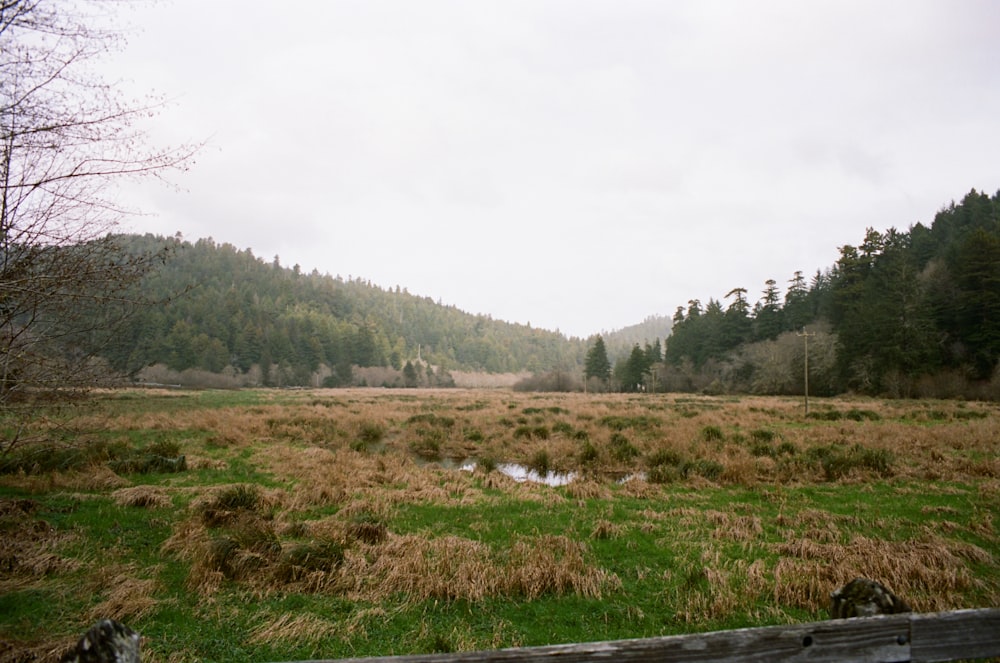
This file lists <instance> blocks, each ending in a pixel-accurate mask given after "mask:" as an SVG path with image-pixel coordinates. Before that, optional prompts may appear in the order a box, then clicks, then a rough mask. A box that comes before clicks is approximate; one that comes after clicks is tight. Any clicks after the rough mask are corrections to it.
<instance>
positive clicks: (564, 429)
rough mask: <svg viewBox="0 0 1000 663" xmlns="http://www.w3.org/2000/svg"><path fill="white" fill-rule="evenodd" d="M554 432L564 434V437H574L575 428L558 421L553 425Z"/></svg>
mask: <svg viewBox="0 0 1000 663" xmlns="http://www.w3.org/2000/svg"><path fill="white" fill-rule="evenodd" d="M552 432H553V433H562V434H563V435H572V434H573V426H572V425H570V424H569V423H568V422H565V421H557V422H555V423H554V424H552Z"/></svg>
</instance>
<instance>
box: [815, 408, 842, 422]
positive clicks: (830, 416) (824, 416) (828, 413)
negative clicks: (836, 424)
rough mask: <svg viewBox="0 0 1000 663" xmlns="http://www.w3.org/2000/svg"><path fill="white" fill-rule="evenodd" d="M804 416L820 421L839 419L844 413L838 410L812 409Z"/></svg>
mask: <svg viewBox="0 0 1000 663" xmlns="http://www.w3.org/2000/svg"><path fill="white" fill-rule="evenodd" d="M806 416H807V417H808V418H810V419H819V420H820V421H840V420H841V419H842V418H843V416H844V415H843V414H841V412H840V410H819V411H816V410H813V411H812V412H810V413H809V414H808V415H806Z"/></svg>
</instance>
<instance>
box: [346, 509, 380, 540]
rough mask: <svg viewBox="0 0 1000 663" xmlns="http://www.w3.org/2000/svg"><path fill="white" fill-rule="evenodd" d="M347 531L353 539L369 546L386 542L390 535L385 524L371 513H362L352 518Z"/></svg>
mask: <svg viewBox="0 0 1000 663" xmlns="http://www.w3.org/2000/svg"><path fill="white" fill-rule="evenodd" d="M347 531H348V534H349V535H350V536H351V537H352V538H354V539H356V540H358V541H363V542H365V543H368V544H374V543H379V542H381V541H384V540H385V538H386V537H387V536H388V535H389V529H388V527H387V526H386V524H385V522H384V521H383V520H382V519H381V518H379V517H378V515H376V514H374V513H372V512H370V511H361V512H360V513H357V514H355V515H354V516H352V517H351V522H350V524H349V525H348V528H347Z"/></svg>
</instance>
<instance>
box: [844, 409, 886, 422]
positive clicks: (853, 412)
mask: <svg viewBox="0 0 1000 663" xmlns="http://www.w3.org/2000/svg"><path fill="white" fill-rule="evenodd" d="M844 416H845V417H846V418H848V419H850V420H851V421H878V420H880V419H881V418H882V417H881V415H879V413H878V412H875V411H874V410H860V409H858V408H851V409H850V410H848V411H847V412H846V413H845V414H844Z"/></svg>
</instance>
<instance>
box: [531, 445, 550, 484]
mask: <svg viewBox="0 0 1000 663" xmlns="http://www.w3.org/2000/svg"><path fill="white" fill-rule="evenodd" d="M525 465H526V466H527V467H528V469H531V470H534V471H535V472H537V473H538V476H541V477H544V476H548V474H549V470H550V469H551V468H552V459H551V458H549V452H548V451H546V450H545V449H539V450H538V451H536V452H535V453H534V454H532V456H531V458H530V459H529V460H528V462H527V463H525Z"/></svg>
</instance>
